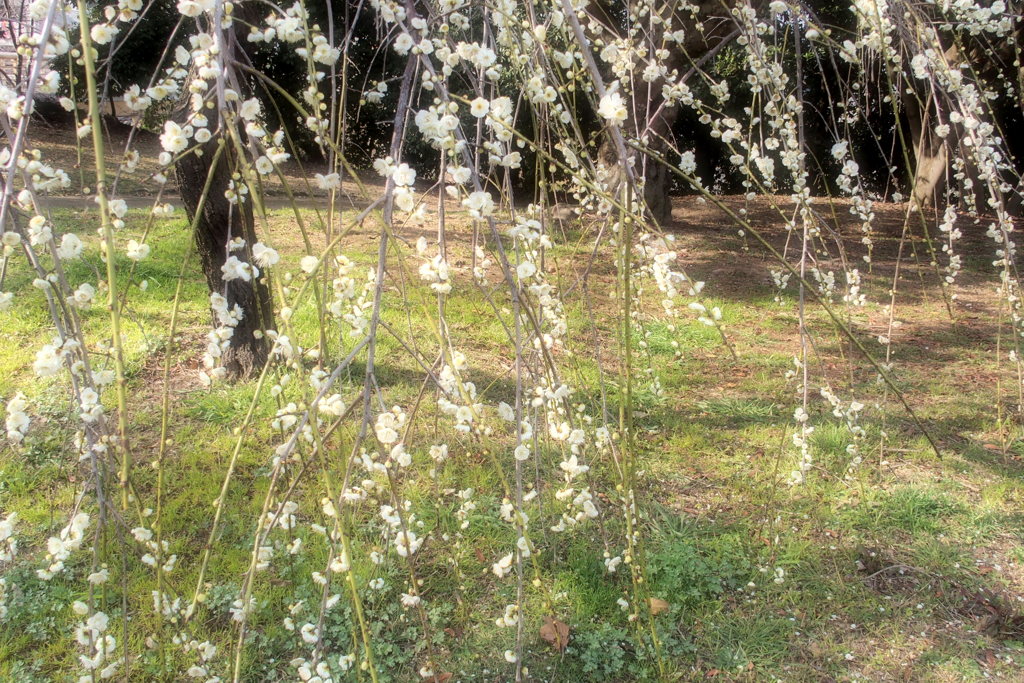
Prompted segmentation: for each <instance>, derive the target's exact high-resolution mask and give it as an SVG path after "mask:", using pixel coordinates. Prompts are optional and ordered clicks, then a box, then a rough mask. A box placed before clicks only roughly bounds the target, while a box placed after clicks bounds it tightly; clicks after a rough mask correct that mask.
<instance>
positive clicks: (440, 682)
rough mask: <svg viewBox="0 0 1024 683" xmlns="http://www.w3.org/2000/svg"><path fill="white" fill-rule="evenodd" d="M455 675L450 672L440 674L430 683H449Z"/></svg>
mask: <svg viewBox="0 0 1024 683" xmlns="http://www.w3.org/2000/svg"><path fill="white" fill-rule="evenodd" d="M454 675H455V674H453V673H452V672H450V671H445V672H444V673H440V674H437V675H436V676H434V677H432V678H431V679H430V683H448V681H450V680H451V678H452V676H454Z"/></svg>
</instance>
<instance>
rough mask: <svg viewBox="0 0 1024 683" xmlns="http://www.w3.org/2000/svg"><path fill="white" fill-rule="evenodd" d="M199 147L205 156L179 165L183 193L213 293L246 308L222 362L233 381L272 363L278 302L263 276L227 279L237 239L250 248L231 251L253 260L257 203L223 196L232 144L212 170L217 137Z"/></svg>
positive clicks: (187, 158)
mask: <svg viewBox="0 0 1024 683" xmlns="http://www.w3.org/2000/svg"><path fill="white" fill-rule="evenodd" d="M199 149H200V150H202V154H201V155H200V154H196V153H195V152H193V153H190V154H186V155H185V156H184V157H183V158H182V159H181V160H179V161H178V165H177V168H176V169H175V176H176V178H177V182H178V192H179V193H181V199H182V203H183V204H184V205H185V211H186V212H187V213H188V217H189V220H190V221H193V222H194V223H195V226H196V227H195V232H194V234H193V237H194V239H195V243H196V251H198V252H199V257H200V259H201V261H202V266H203V275H205V276H206V284H207V286H208V287H209V289H210V292H211V293H213V292H218V293H220V294H222V295H224V297H225V298H226V299H227V302H228V308H229V309H232V308H234V306H235V305H236V304H237V305H238V306H239V307H240V308H241V309H242V319H241V321H239V323H238V325H237V326H236V327H235V331H234V335H233V336H232V338H231V344H230V346H229V348H228V349H227V350H226V351H225V352H224V355H223V357H222V362H223V365H224V367H225V368H226V369H227V372H228V376H229V377H230V378H231V379H244V378H246V377H250V376H252V375H253V374H254V373H258V372H259V371H260V370H261V368H262V367H263V365H264V363H266V361H267V353H268V350H269V349H268V341H267V338H266V337H265V336H264V335H263V332H264V331H265V330H267V329H273V327H274V313H273V310H274V309H273V302H272V299H271V296H270V289H269V287H268V286H267V281H266V277H265V276H264V275H263V274H261V276H260V277H259V278H254V279H253V280H251V281H248V282H246V281H245V280H242V279H240V278H236V279H233V280H229V281H227V282H225V281H224V279H223V273H222V271H221V266H223V265H224V263H225V261H226V260H227V258H228V255H229V254H228V246H227V245H228V242H230V241H231V240H232V239H234V238H236V237H241V238H242V239H244V240H245V248H244V249H241V250H238V251H235V252H232V254H231V255H233V256H236V257H237V258H238V259H239V260H240V261H245V262H249V261H250V256H249V253H250V252H249V250H250V249H251V247H252V245H253V243H254V242H256V231H255V226H254V223H253V214H252V205H251V203H250V202H248V201H247V202H239V203H237V204H232V203H231V202H230V201H228V199H227V197H225V195H224V192H225V191H226V190H227V189H228V183H229V181H230V180H231V175H232V173H233V170H234V169H235V167H236V165H237V164H236V159H237V157H236V154H235V151H234V150H233V149H232V148H231V146H230V144H229V145H228V146H227V147H226V148H225V151H224V152H223V153H222V155H221V159H220V161H219V163H217V165H216V167H215V168H212V169H211V162H212V159H213V156H214V153H215V150H216V149H217V138H214V139H212V140H210V141H209V142H207V143H206V144H205V145H203V146H201V147H200V148H199ZM211 172H212V174H213V177H212V179H211V181H210V191H209V194H208V195H207V197H206V202H205V203H204V204H203V209H202V213H201V214H200V215H199V219H198V221H196V210H197V209H198V207H199V202H200V199H201V197H202V193H203V188H204V187H205V185H206V182H207V178H208V176H209V175H210V174H211ZM214 320H216V318H214Z"/></svg>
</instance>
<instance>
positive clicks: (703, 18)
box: [595, 0, 763, 223]
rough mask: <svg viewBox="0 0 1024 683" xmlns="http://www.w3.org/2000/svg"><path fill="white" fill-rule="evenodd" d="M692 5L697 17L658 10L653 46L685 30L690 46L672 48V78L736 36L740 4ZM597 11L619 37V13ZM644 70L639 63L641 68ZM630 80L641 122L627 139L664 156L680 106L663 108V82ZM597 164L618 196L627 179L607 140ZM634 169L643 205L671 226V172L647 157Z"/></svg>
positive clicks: (708, 0)
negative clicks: (734, 17) (616, 25)
mask: <svg viewBox="0 0 1024 683" xmlns="http://www.w3.org/2000/svg"><path fill="white" fill-rule="evenodd" d="M762 1H763V0H754V1H753V3H752V4H753V6H754V7H755V8H756V7H759V6H760V4H761V3H762ZM629 4H630V5H633V4H636V3H635V2H631V3H629ZM694 4H695V6H696V8H697V9H696V12H693V13H691V12H690V10H689V8H690V7H691V6H687V7H686V8H677V7H675V6H674V5H672V4H665V5H662V6H660V7H659V14H661V15H662V18H663V21H662V22H659V23H658V24H657V26H658V28H657V29H654V30H655V31H656V32H657V35H655V36H653V37H652V39H651V43H652V44H655V45H660V44H665V42H666V41H664V36H665V34H667V33H670V32H673V31H677V30H683V31H684V32H685V34H686V40H685V41H684V42H683V44H682V45H677V44H674V43H672V45H674V47H673V48H672V50H671V52H670V55H669V58H668V60H667V62H666V66H667V67H668V69H669V72H672V71H676V73H683V72H684V71H685V70H686V69H687V67H688V65H691V64H693V65H699V64H701V63H702V62H703V61H704V59H705V56H710V54H709V53H712V51H714V50H717V49H719V48H720V47H721V46H722V45H723V44H724V42H726V41H727V39H728V37H729V36H730V35H735V34H733V33H732V31H733V29H734V28H735V26H736V25H735V23H734V22H733V20H732V17H731V16H730V13H729V12H730V10H731V8H732V7H733V6H734V5H735V4H736V3H735V2H734V0H725V1H724V2H722V1H721V0H699V1H698V2H696V3H694ZM598 7H602V11H601V12H600V13H599V14H598V15H596V17H595V18H599V19H600V21H601V22H602V24H603V25H604V27H605V28H606V29H609V30H611V31H612V32H616V31H615V28H614V27H613V26H612V20H611V19H610V17H613V16H615V15H616V13H615V12H612V11H610V10H609V9H608V8H606V7H603V6H601V5H599V6H598ZM643 64H644V62H643V61H642V60H641V63H640V65H641V66H643ZM632 80H633V82H634V83H636V84H637V87H636V89H634V90H633V91H632V92H631V93H629V94H628V97H629V98H630V99H631V100H632V102H631V107H630V112H631V117H632V112H637V113H638V116H639V120H633V119H632V118H631V119H630V120H628V121H627V122H626V125H627V127H628V128H627V131H628V134H629V135H630V136H632V137H639V138H646V140H645V142H646V145H647V146H648V147H649V148H650V149H651V150H652V151H654V152H656V153H658V154H661V155H664V154H665V152H667V151H668V142H667V141H668V139H669V137H670V136H671V134H672V127H673V126H674V125H675V122H676V119H677V118H678V117H679V105H676V106H674V107H663V106H661V105H662V102H663V101H664V100H663V97H662V85H663V84H664V80H663V79H661V78H659V79H657V80H655V81H654V82H653V83H646V82H644V81H643V80H642V79H641V78H640V77H639V74H637V75H636V77H635V78H634V79H632ZM598 159H599V161H600V162H601V163H602V164H603V165H604V166H605V167H606V168H607V169H608V171H609V175H608V178H607V182H608V189H609V191H610V192H612V193H613V194H614V193H615V192H616V190H617V189H618V187H619V185H620V184H621V183H622V182H623V180H624V179H625V178H624V173H623V170H622V164H623V163H625V160H620V159H618V158H617V154H616V152H615V148H614V146H613V145H612V142H611V140H610V139H609V138H606V139H605V140H604V141H603V142H602V144H601V147H600V149H599V150H598ZM635 168H636V171H637V177H639V178H640V179H642V180H643V184H644V187H643V197H644V202H645V203H646V205H647V209H648V211H649V213H650V215H651V217H652V218H654V220H656V221H657V222H659V223H662V222H665V221H667V220H669V219H670V218H671V216H672V202H671V197H670V194H669V188H670V186H671V182H670V180H671V176H670V174H669V172H668V169H667V168H665V167H664V166H663V165H662V164H660V163H658V162H656V161H654V160H653V159H650V158H646V157H644V158H638V159H637V165H636V167H635Z"/></svg>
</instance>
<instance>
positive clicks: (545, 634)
mask: <svg viewBox="0 0 1024 683" xmlns="http://www.w3.org/2000/svg"><path fill="white" fill-rule="evenodd" d="M540 637H541V638H542V639H543V640H544V641H546V642H547V643H548V644H549V645H551V647H553V648H555V649H556V650H558V651H559V652H565V648H566V647H567V646H568V645H569V626H568V625H567V624H563V623H562V622H560V621H559V620H558V619H552V618H551V617H544V625H543V626H541V627H540Z"/></svg>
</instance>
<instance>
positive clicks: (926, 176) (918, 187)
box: [904, 97, 951, 208]
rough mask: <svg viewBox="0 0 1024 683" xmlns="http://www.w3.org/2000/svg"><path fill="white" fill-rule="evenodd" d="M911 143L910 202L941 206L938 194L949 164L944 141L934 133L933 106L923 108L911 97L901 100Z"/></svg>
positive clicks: (943, 186) (920, 204) (944, 184)
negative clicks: (912, 152) (912, 166)
mask: <svg viewBox="0 0 1024 683" xmlns="http://www.w3.org/2000/svg"><path fill="white" fill-rule="evenodd" d="M904 109H905V111H906V114H907V123H908V128H909V129H910V136H911V143H912V145H913V150H914V164H915V169H914V181H913V182H914V187H913V190H912V192H911V196H912V199H913V201H914V203H916V204H918V205H919V206H920V207H921V208H934V207H936V206H939V205H940V204H941V198H940V195H941V194H942V193H943V192H944V191H945V189H946V172H947V170H948V169H949V164H950V161H951V158H950V150H949V146H948V144H947V141H946V139H943V138H940V137H939V136H938V135H936V134H935V109H934V103H931V102H929V103H927V104H926V105H925V107H924V109H922V108H921V105H920V104H919V103H918V101H917V99H916V98H914V97H907V98H905V104H904Z"/></svg>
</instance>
